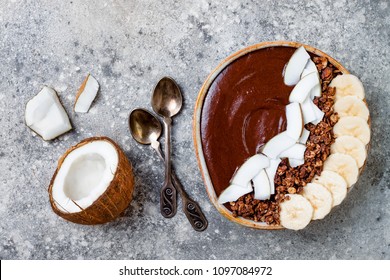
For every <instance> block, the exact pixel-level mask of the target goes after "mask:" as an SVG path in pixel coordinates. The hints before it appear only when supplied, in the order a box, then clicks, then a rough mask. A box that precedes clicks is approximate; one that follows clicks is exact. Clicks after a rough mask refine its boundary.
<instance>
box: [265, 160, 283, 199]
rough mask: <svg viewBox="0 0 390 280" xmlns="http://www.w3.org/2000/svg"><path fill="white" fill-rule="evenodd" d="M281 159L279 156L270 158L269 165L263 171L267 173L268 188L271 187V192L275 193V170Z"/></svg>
mask: <svg viewBox="0 0 390 280" xmlns="http://www.w3.org/2000/svg"><path fill="white" fill-rule="evenodd" d="M281 161H282V160H281V159H280V158H278V159H271V160H270V164H269V167H268V168H266V169H265V172H266V173H267V175H268V179H269V183H270V188H271V194H275V182H274V180H275V175H276V171H277V170H278V167H279V164H280V162H281Z"/></svg>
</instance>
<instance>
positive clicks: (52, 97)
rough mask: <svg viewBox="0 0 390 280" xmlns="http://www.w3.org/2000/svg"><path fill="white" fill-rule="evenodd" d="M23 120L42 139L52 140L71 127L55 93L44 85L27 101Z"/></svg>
mask: <svg viewBox="0 0 390 280" xmlns="http://www.w3.org/2000/svg"><path fill="white" fill-rule="evenodd" d="M25 120H26V124H27V126H28V127H30V128H31V129H32V130H33V131H35V132H36V133H37V134H38V135H40V136H41V137H42V138H43V139H44V140H52V139H54V138H56V137H58V136H60V135H61V134H64V133H65V132H67V131H69V130H71V129H72V125H71V124H70V121H69V117H68V115H67V113H66V111H65V109H64V107H62V104H61V102H60V100H59V99H58V96H57V93H56V92H55V90H54V89H52V88H49V87H46V86H45V87H44V88H43V89H42V90H41V91H40V92H39V93H38V94H37V95H36V96H34V97H33V98H32V99H31V100H30V101H28V102H27V105H26V111H25Z"/></svg>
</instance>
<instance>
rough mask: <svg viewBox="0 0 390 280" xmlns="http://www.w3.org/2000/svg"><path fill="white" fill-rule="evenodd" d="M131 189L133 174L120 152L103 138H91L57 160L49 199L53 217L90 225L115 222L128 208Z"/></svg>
mask: <svg viewBox="0 0 390 280" xmlns="http://www.w3.org/2000/svg"><path fill="white" fill-rule="evenodd" d="M133 188H134V177H133V171H132V167H131V165H130V163H129V161H128V159H127V157H126V155H125V154H124V152H123V151H122V150H121V149H120V147H119V146H118V145H117V144H116V143H115V142H114V141H112V140H111V139H109V138H107V137H93V138H88V139H85V140H83V141H81V142H80V143H79V144H77V145H76V146H73V147H72V148H70V149H69V150H67V151H66V152H65V154H64V155H63V156H62V157H61V158H60V159H59V162H58V166H57V170H56V171H55V173H54V175H53V178H52V179H51V182H50V186H49V197H50V203H51V206H52V208H53V210H54V212H55V213H56V214H57V215H59V216H61V217H62V218H64V219H66V220H69V221H71V222H74V223H79V224H90V225H93V224H102V223H106V222H109V221H111V220H114V219H115V218H117V217H118V216H119V215H120V214H121V213H122V212H123V211H124V210H125V209H126V208H127V206H128V205H129V203H130V201H131V199H132V194H133Z"/></svg>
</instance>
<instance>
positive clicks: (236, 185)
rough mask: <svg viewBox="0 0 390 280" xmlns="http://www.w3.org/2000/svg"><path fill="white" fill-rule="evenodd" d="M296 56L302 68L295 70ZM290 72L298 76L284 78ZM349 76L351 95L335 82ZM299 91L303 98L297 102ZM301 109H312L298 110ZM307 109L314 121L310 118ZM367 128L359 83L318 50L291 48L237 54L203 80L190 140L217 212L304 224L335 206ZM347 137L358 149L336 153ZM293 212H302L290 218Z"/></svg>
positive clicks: (355, 166)
mask: <svg viewBox="0 0 390 280" xmlns="http://www.w3.org/2000/svg"><path fill="white" fill-rule="evenodd" d="M302 57H303V58H302ZM294 59H295V62H294ZM299 60H300V61H301V64H302V63H303V62H304V63H305V64H302V65H303V66H301V69H300V70H297V69H299V63H300V62H299ZM291 61H293V62H291ZM302 61H303V62H302ZM288 64H290V65H288ZM310 67H311V68H310ZM291 69H292V70H291ZM297 71H298V72H299V80H296V81H293V82H290V81H289V80H288V79H290V78H291V77H293V76H294V75H295V74H296V73H298V72H297ZM294 72H295V74H294ZM290 73H293V74H290ZM310 76H311V77H310ZM350 76H351V77H350ZM336 77H342V78H337V79H336ZM310 79H311V80H312V81H318V82H317V83H318V85H317V84H314V83H312V82H310V81H309V80H310ZM349 79H352V80H353V81H352V82H353V87H352V88H353V89H354V90H353V92H349V91H348V90H347V89H346V88H351V87H350V86H349V84H348V86H344V85H345V84H346V80H348V81H349ZM355 79H356V80H357V81H355ZM352 82H350V83H352ZM305 84H306V85H305ZM356 85H357V86H356ZM305 87H306V88H307V87H310V88H309V89H310V92H308V97H305V98H304V97H303V95H304V92H305ZM317 87H318V89H317ZM356 88H358V89H357V90H355V89H356ZM360 92H363V93H362V94H360ZM310 96H311V97H310ZM304 99H305V101H304ZM309 99H310V100H309ZM341 99H343V100H341ZM344 99H346V100H344ZM347 99H353V100H352V101H353V102H355V103H356V104H358V105H356V106H355V105H354V106H352V105H345V104H351V103H350V102H349V100H347ZM355 99H356V100H355ZM338 100H340V102H338ZM308 103H311V104H312V106H315V107H313V108H312V109H307V106H308V105H307V104H308ZM336 103H339V104H336ZM355 103H354V104H355ZM335 104H336V105H337V108H336V107H335V106H334V105H335ZM361 104H363V105H361ZM351 106H352V107H353V108H352V107H351ZM359 106H360V107H359ZM309 107H310V106H309ZM346 107H348V108H347V109H345V108H346ZM310 110H311V111H310ZM309 111H310V112H312V111H314V112H315V113H314V115H315V114H317V117H315V116H314V115H313V118H311V119H310V116H309V115H310V112H309ZM294 112H295V113H294ZM362 112H363V113H362ZM294 116H297V117H294ZM289 118H290V119H289ZM340 118H342V121H341V122H340V124H337V123H338V121H339V119H340ZM351 118H352V119H351ZM364 118H366V119H365V121H362V120H364ZM345 123H347V124H345ZM351 123H352V126H358V128H357V129H356V128H355V127H354V128H353V129H352V128H351V125H350V124H351ZM356 123H359V125H357V124H356ZM369 123H370V120H369V115H368V109H367V108H366V103H365V99H364V89H363V86H362V85H361V83H360V81H358V79H357V78H356V77H355V76H352V75H350V74H349V72H348V71H347V70H346V69H345V68H344V67H343V66H342V65H340V63H338V62H337V61H335V60H334V59H333V58H331V57H329V56H328V55H326V54H325V53H323V52H321V51H319V50H317V49H315V48H313V47H310V46H307V45H302V44H299V43H295V42H264V43H260V44H257V45H254V46H250V47H247V48H245V49H243V50H241V51H238V52H237V53H235V54H233V55H231V56H230V57H228V58H227V59H225V60H224V61H223V62H222V63H221V64H220V65H218V66H217V68H216V69H215V70H214V71H213V72H212V73H211V74H210V75H209V77H208V78H207V79H206V81H205V82H204V84H203V86H202V88H201V90H200V92H199V96H198V100H197V103H196V107H195V115H194V131H193V132H194V142H195V148H196V154H197V159H198V163H199V166H200V170H201V173H202V176H203V179H204V182H205V185H206V190H207V192H208V195H209V198H210V200H211V201H212V203H213V204H214V206H215V207H216V208H217V210H218V211H219V212H220V213H221V214H222V215H223V216H225V217H227V218H228V219H229V220H231V221H234V222H236V223H239V224H241V225H244V226H249V227H253V228H258V229H283V228H290V229H295V230H297V229H301V228H304V227H305V226H306V225H307V224H308V223H309V222H310V220H315V219H322V218H323V217H324V216H325V215H326V214H327V213H328V212H329V211H330V209H331V208H332V207H334V206H336V205H338V204H339V203H340V202H341V201H342V200H343V199H344V197H345V195H346V193H347V191H348V190H350V189H351V187H352V186H353V184H354V183H355V182H356V180H357V177H358V175H359V174H360V172H361V170H362V167H363V165H364V163H365V159H366V155H367V149H368V143H369V140H370V139H369V138H370V134H369ZM366 126H367V127H366ZM345 127H348V129H349V130H348V129H346V128H345ZM367 129H368V130H367ZM352 130H353V132H351V131H352ZM356 131H357V132H356ZM294 135H295V136H294ZM294 137H295V138H294ZM348 137H351V138H354V139H352V140H353V141H352V142H353V143H355V142H356V147H357V148H356V147H355V146H353V147H345V146H346V145H347V144H345V143H346V142H347V140H351V139H349V138H348ZM344 138H347V139H344ZM360 138H361V139H360ZM302 139H304V140H302ZM290 142H291V143H290ZM283 145H285V146H286V147H281V146H283ZM347 146H348V145H347ZM362 147H363V148H362ZM363 150H364V151H363ZM298 151H299V152H298ZM298 154H299V155H300V156H295V155H298ZM355 155H356V156H355ZM355 160H356V163H355ZM344 161H345V164H344ZM350 161H352V163H351V162H350ZM337 162H342V164H341V163H340V164H341V165H342V166H337V164H338V163H337ZM351 166H352V167H351ZM344 168H345V169H346V171H338V169H339V170H344ZM271 170H273V171H271ZM323 170H324V171H326V172H323ZM336 172H338V174H335V173H336ZM349 173H351V174H352V176H350V175H346V174H349ZM321 174H322V175H321ZM325 175H326V176H325ZM324 177H326V178H324ZM342 177H343V178H342ZM355 177H356V178H355ZM245 180H246V181H245ZM341 181H342V182H341ZM243 182H245V183H243ZM248 182H249V183H248ZM265 182H267V183H265ZM332 188H333V189H332ZM299 200H302V203H301V202H299V203H301V204H302V205H301V204H299V205H300V206H297V205H298V201H299ZM309 202H310V203H309ZM300 207H302V209H301V208H300ZM309 208H310V209H309ZM283 209H284V210H283ZM282 210H283V211H282ZM295 212H297V213H298V212H305V213H307V215H306V217H299V219H298V218H296V217H295V216H296V215H295ZM303 220H305V221H304V222H303ZM298 224H299V225H298Z"/></svg>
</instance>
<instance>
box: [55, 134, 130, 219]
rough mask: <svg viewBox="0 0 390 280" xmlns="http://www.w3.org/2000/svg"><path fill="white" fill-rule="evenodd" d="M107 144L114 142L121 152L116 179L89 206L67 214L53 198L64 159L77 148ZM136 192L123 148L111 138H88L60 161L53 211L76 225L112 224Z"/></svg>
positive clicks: (69, 150)
mask: <svg viewBox="0 0 390 280" xmlns="http://www.w3.org/2000/svg"><path fill="white" fill-rule="evenodd" d="M94 141H107V142H109V143H111V144H112V145H113V146H114V147H115V149H116V151H117V153H118V166H117V170H116V172H115V174H114V177H113V179H112V181H111V183H110V185H109V186H108V187H107V189H106V191H105V192H104V193H103V194H102V195H101V196H100V197H99V198H98V199H97V200H96V201H95V202H94V203H93V204H92V205H90V206H89V207H87V208H85V209H82V208H81V207H80V209H82V210H81V211H80V212H77V213H68V212H67V211H66V210H65V209H63V208H61V207H60V206H57V204H56V203H55V201H54V199H53V195H52V188H53V183H54V180H55V178H56V175H57V173H58V171H59V170H60V168H61V166H62V163H63V162H64V160H65V158H66V157H67V156H68V155H69V154H70V153H71V152H72V151H73V150H75V149H77V148H80V147H81V146H83V145H85V144H88V143H91V142H94ZM133 190H134V175H133V169H132V166H131V164H130V162H129V160H128V159H127V157H126V155H125V153H124V152H123V151H122V149H121V148H120V147H119V146H118V145H117V144H116V143H115V142H114V141H113V140H111V139H110V138H108V137H91V138H87V139H85V140H83V141H81V142H80V143H78V144H77V145H75V146H73V147H71V148H70V149H68V150H67V151H66V152H65V153H64V154H63V155H62V156H61V157H60V159H59V161H58V165H57V169H56V171H55V172H54V175H53V177H52V179H51V181H50V186H49V199H50V204H51V207H52V209H53V211H54V212H55V213H56V214H57V215H58V216H60V217H62V218H64V219H65V220H68V221H71V222H73V223H77V224H85V225H96V224H103V223H107V222H110V221H112V220H114V219H116V218H117V217H118V216H120V214H121V213H123V212H124V210H125V209H126V208H127V207H128V206H129V204H130V202H131V200H132V197H133Z"/></svg>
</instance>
